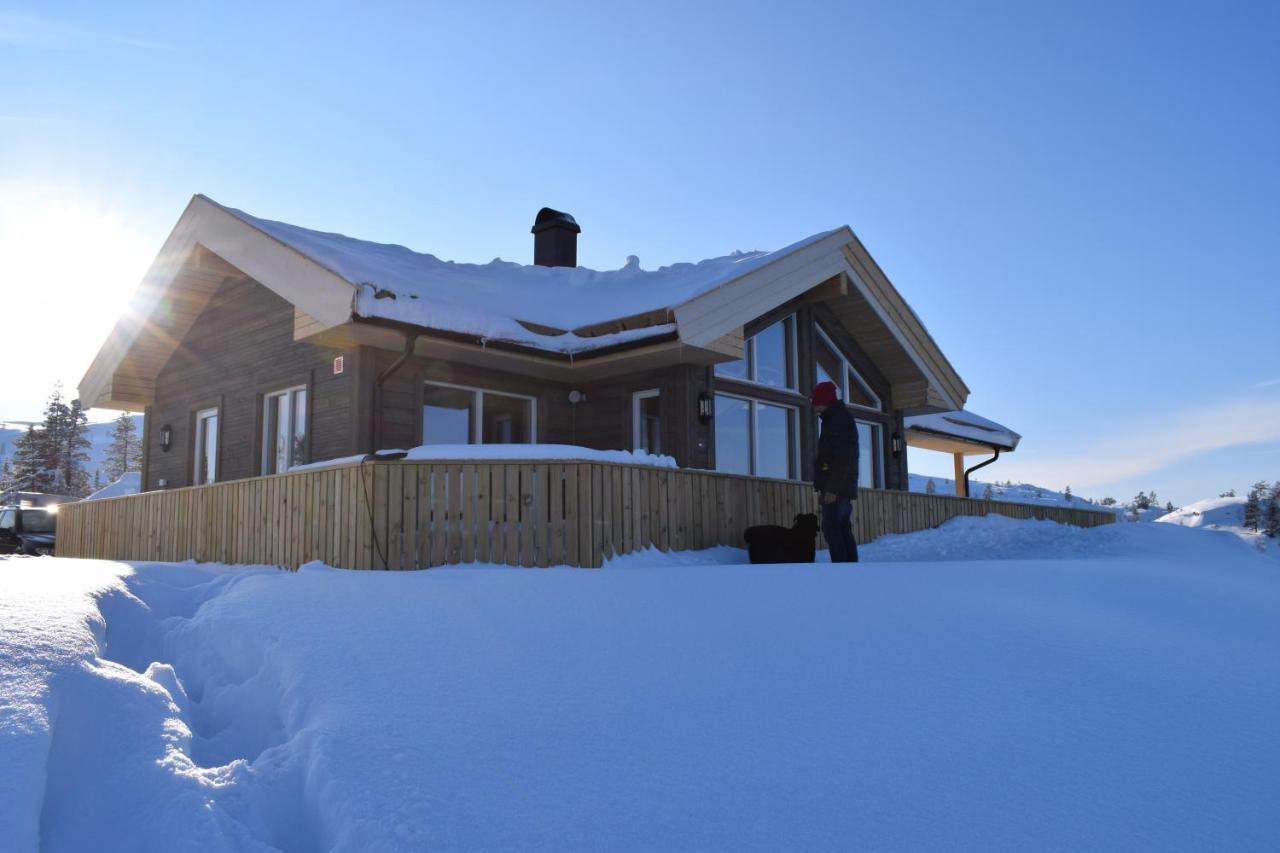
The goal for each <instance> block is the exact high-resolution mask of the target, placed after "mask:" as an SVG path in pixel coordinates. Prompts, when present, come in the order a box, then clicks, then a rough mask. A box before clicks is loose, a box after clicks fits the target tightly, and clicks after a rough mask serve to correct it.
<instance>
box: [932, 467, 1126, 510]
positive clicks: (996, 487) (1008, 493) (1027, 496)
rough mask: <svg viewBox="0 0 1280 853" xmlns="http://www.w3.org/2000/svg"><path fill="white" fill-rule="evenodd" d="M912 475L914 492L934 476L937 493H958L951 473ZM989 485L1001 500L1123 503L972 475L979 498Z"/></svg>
mask: <svg viewBox="0 0 1280 853" xmlns="http://www.w3.org/2000/svg"><path fill="white" fill-rule="evenodd" d="M910 478H911V479H910V483H911V491H913V492H921V493H923V492H925V491H927V490H928V485H929V481H930V480H932V481H933V484H934V488H935V490H936V493H937V494H939V495H954V494H955V493H956V484H955V481H954V480H952V479H950V478H948V477H926V476H924V475H923V474H911V475H910ZM988 487H990V489H991V499H992V500H997V501H1008V502H1010V503H1024V504H1041V505H1044V506H1074V507H1080V508H1082V509H1098V510H1104V509H1115V510H1116V511H1117V512H1118V511H1120V508H1119V507H1104V506H1102V505H1100V504H1097V503H1091V502H1090V501H1087V500H1085V499H1084V498H1081V497H1078V496H1074V495H1073V496H1072V497H1071V498H1070V499H1068V498H1067V496H1066V495H1065V494H1063V493H1062V492H1055V491H1054V490H1053V489H1046V488H1044V487H1042V486H1035V485H1032V484H1030V483H1014V484H1011V485H1005V484H1003V483H987V482H984V481H982V480H972V479H971V480H970V481H969V492H970V494H971V495H973V497H975V498H980V497H982V496H983V494H984V493H985V491H986V489H987V488H988Z"/></svg>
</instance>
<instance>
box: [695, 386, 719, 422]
mask: <svg viewBox="0 0 1280 853" xmlns="http://www.w3.org/2000/svg"><path fill="white" fill-rule="evenodd" d="M713 414H715V409H714V407H713V405H712V399H711V395H710V394H708V393H707V392H706V391H703V392H702V393H701V394H699V395H698V420H699V421H701V422H702V423H704V424H709V423H711V417H712V415H713Z"/></svg>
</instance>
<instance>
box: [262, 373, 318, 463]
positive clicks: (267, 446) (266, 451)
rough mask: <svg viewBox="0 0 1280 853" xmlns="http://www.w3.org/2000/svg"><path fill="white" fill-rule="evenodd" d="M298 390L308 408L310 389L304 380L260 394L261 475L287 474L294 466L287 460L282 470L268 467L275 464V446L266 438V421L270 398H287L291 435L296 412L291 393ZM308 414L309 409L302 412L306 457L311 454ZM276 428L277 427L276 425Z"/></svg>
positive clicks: (304, 454)
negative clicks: (301, 382) (300, 382)
mask: <svg viewBox="0 0 1280 853" xmlns="http://www.w3.org/2000/svg"><path fill="white" fill-rule="evenodd" d="M298 391H301V392H302V393H303V395H304V397H303V403H302V405H303V408H304V409H309V408H310V405H311V389H310V388H308V387H307V385H306V383H305V382H304V383H303V384H301V385H291V386H289V387H288V388H280V389H277V390H275V391H268V392H267V393H265V394H263V395H262V457H261V460H260V465H261V468H260V469H259V470H261V472H262V474H263V476H270V474H287V473H288V472H289V471H291V470H293V468H294V467H295V465H294V463H293V462H292V461H290V462H289V463H288V464H287V465H286V466H285V467H284V469H283V470H280V469H277V470H274V471H271V470H269V469H271V468H273V467H275V465H274V463H275V459H274V457H275V447H274V446H273V445H272V443H271V442H269V441H268V440H267V439H268V438H269V437H270V434H271V425H270V423H269V422H268V418H269V417H270V416H271V400H272V399H273V398H275V397H280V398H282V399H284V400H287V401H288V404H289V424H288V427H289V435H290V436H292V435H293V430H294V423H295V413H296V409H295V408H294V405H293V395H294V394H295V393H297V392H298ZM310 414H311V413H310V411H306V412H304V417H305V418H306V420H305V422H304V429H305V432H304V433H303V443H304V444H305V445H306V450H304V452H303V456H304V457H307V458H310V455H311V454H310V452H309V451H310V447H311V417H310ZM277 428H278V427H277ZM269 462H270V463H271V464H268V463H269ZM297 464H298V465H305V464H307V463H306V462H305V461H304V462H299V463H297Z"/></svg>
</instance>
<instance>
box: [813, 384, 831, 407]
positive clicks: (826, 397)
mask: <svg viewBox="0 0 1280 853" xmlns="http://www.w3.org/2000/svg"><path fill="white" fill-rule="evenodd" d="M809 400H810V401H811V402H812V403H813V404H814V405H815V406H832V405H835V402H836V384H835V383H834V382H819V383H818V384H817V385H814V386H813V393H812V394H810V395H809Z"/></svg>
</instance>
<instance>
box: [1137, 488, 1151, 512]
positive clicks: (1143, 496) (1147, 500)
mask: <svg viewBox="0 0 1280 853" xmlns="http://www.w3.org/2000/svg"><path fill="white" fill-rule="evenodd" d="M1133 508H1134V509H1151V497H1149V496H1148V495H1147V493H1146V492H1138V494H1136V495H1134V498H1133ZM1134 515H1137V513H1134Z"/></svg>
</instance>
